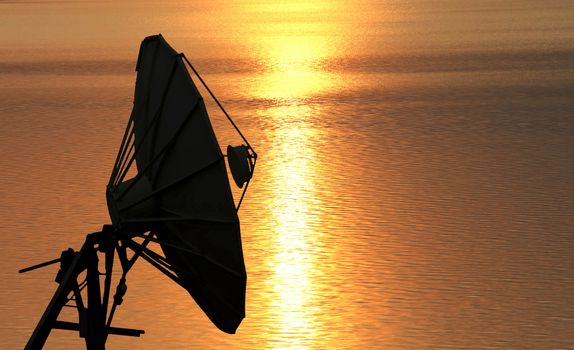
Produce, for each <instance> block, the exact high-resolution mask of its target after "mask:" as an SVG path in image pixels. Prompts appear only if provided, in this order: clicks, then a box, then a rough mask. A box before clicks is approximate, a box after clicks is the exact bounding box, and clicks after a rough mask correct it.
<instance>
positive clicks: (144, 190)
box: [108, 35, 246, 333]
mask: <svg viewBox="0 0 574 350" xmlns="http://www.w3.org/2000/svg"><path fill="white" fill-rule="evenodd" d="M136 70H137V80H136V89H135V98H134V106H133V110H132V115H131V118H130V123H132V128H133V129H132V130H133V136H134V142H133V145H134V155H135V156H134V157H133V158H134V159H135V162H136V164H137V170H138V174H137V175H136V176H135V177H133V178H132V179H128V180H124V179H123V177H122V173H124V172H123V171H122V170H121V166H120V167H116V169H114V173H112V181H111V182H110V184H111V185H110V186H109V187H108V208H109V211H110V216H111V217H112V221H113V224H114V226H116V227H118V228H121V229H122V230H124V231H128V232H130V231H133V232H144V231H152V232H153V233H155V234H156V235H157V237H158V240H159V241H161V242H163V243H160V244H161V247H162V250H163V252H164V253H165V256H166V258H167V260H168V262H169V264H170V265H171V267H172V268H173V270H175V271H176V273H177V277H178V283H179V284H180V285H181V286H182V287H184V288H185V289H186V290H187V291H188V292H189V293H190V294H191V296H192V297H193V298H194V299H195V301H196V302H197V304H198V305H199V306H200V307H201V308H202V310H203V311H204V312H205V314H206V315H207V316H208V317H209V318H210V319H211V321H212V322H213V323H214V324H215V325H216V326H217V327H218V328H220V329H221V330H223V331H225V332H227V333H235V331H236V329H237V327H238V326H239V324H240V322H241V320H242V319H243V318H244V317H245V284H246V272H245V265H244V261H243V252H242V248H241V236H240V228H239V219H238V217H237V210H236V207H235V203H234V201H233V197H232V194H231V188H230V186H229V179H228V177H227V170H226V167H225V162H224V156H223V154H222V152H221V149H220V147H219V144H218V142H217V139H216V136H215V133H214V131H213V128H212V126H211V123H210V120H209V117H208V114H207V111H206V108H205V104H204V102H203V98H202V96H201V95H200V93H199V91H198V90H197V88H196V86H195V84H194V83H193V80H192V79H191V77H190V75H189V72H188V70H187V68H186V66H185V64H184V61H183V60H182V57H181V55H179V54H177V52H176V51H175V50H174V49H173V48H171V47H170V46H169V44H168V43H167V42H166V41H165V40H164V38H163V37H162V36H161V35H155V36H151V37H148V38H146V39H145V40H144V41H143V42H142V44H141V47H140V52H139V57H138V63H137V68H136ZM129 127H130V126H129V125H128V129H129ZM128 140H129V139H128ZM125 147H128V146H125ZM125 147H124V148H125ZM125 149H127V148H125ZM121 152H123V151H122V150H120V153H121ZM125 152H126V153H127V152H128V151H125ZM120 158H121V157H120V156H119V155H118V159H120ZM130 164H131V163H129V164H127V168H129V166H130ZM125 173H127V171H125ZM125 173H124V174H123V176H125ZM236 181H237V180H236Z"/></svg>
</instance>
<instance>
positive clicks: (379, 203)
mask: <svg viewBox="0 0 574 350" xmlns="http://www.w3.org/2000/svg"><path fill="white" fill-rule="evenodd" d="M573 19H574V2H572V1H570V0H564V1H560V0H556V1H528V0H520V1H512V0H511V1H470V0H469V1H459V0H432V1H431V0H429V1H426V0H413V1H408V2H407V1H342V0H334V1H326V0H315V1H297V0H294V1H204V2H200V1H181V0H170V1H161V2H159V1H157V2H149V1H117V2H116V1H0V145H1V158H0V195H1V200H0V222H1V224H0V225H1V226H0V227H1V229H0V284H1V289H0V314H1V316H0V319H1V321H0V348H2V349H17V348H22V347H23V346H24V344H25V343H26V341H27V339H28V337H29V336H30V335H31V332H32V330H33V329H34V327H35V325H36V323H37V321H38V320H39V318H40V316H41V314H42V312H43V310H44V308H45V307H46V305H47V303H48V301H49V299H50V298H51V295H52V293H53V291H54V290H55V288H56V283H54V282H53V279H54V276H55V273H56V271H57V266H51V267H47V268H45V269H43V270H36V271H34V272H30V273H28V274H25V275H18V273H17V270H18V269H19V268H23V267H25V266H28V265H31V264H34V263H38V262H42V261H45V260H50V259H53V258H56V257H59V254H60V252H61V251H62V250H64V249H66V248H68V247H74V248H76V249H78V248H79V247H80V245H81V244H82V242H83V240H84V237H85V234H87V233H90V232H94V231H97V230H99V229H100V228H101V225H102V224H104V223H108V222H109V221H110V220H109V218H108V215H107V209H106V206H105V196H104V191H105V185H106V183H107V179H108V177H109V173H110V171H111V167H112V165H113V162H114V160H115V153H116V150H117V147H118V146H119V143H120V140H121V136H122V133H123V129H124V126H125V123H126V121H127V119H128V116H129V113H130V111H131V107H132V97H133V90H134V80H135V72H134V68H135V61H136V58H137V53H138V49H139V44H140V41H141V40H142V39H143V38H144V37H145V36H147V35H151V34H157V33H162V34H163V35H164V36H165V38H166V39H167V40H168V41H169V42H170V43H171V44H172V45H173V46H174V47H175V48H176V49H177V50H179V51H183V52H185V53H186V55H187V56H188V57H189V58H190V59H191V60H192V63H193V64H194V65H195V67H196V68H197V69H198V70H199V71H200V72H201V73H202V74H203V77H204V78H205V80H206V81H207V82H208V84H209V85H210V87H211V89H212V90H213V91H214V92H215V93H216V95H217V96H218V97H219V98H220V100H221V101H222V103H223V104H224V106H225V107H226V108H227V110H228V111H229V112H230V114H231V115H232V116H233V117H234V118H235V120H236V122H237V123H238V125H239V126H240V127H241V128H242V130H243V132H244V133H245V134H246V136H247V138H248V139H249V140H250V142H251V143H252V145H253V146H254V148H255V149H256V150H257V152H258V153H259V154H260V159H259V161H258V168H257V169H256V174H255V178H254V182H253V183H252V185H251V186H250V188H249V192H248V195H247V198H246V200H245V202H244V203H243V205H242V209H241V211H240V218H241V220H242V238H243V245H244V254H245V259H246V266H247V271H248V289H247V317H246V318H245V320H244V321H243V323H242V325H241V326H240V328H239V329H238V334H236V335H227V334H224V333H222V332H220V331H218V330H217V329H216V328H215V327H214V326H213V325H212V324H211V323H210V322H209V320H208V319H207V317H206V316H205V315H204V314H203V313H202V312H201V310H200V309H199V308H198V307H197V306H196V305H195V304H194V302H193V300H192V299H191V298H190V297H189V295H188V294H187V293H186V292H185V291H184V290H183V289H181V288H179V287H178V286H176V285H175V284H174V283H172V282H171V281H170V280H169V279H167V278H165V277H164V276H163V275H161V273H159V272H158V271H156V270H155V269H153V268H152V267H150V266H149V265H147V264H146V263H145V262H143V261H142V262H140V263H138V264H137V265H136V268H135V270H134V271H133V272H130V274H129V275H128V287H129V290H128V293H127V295H126V300H125V302H124V304H123V305H122V306H121V307H120V308H119V310H118V313H117V317H116V319H115V322H114V324H115V325H116V326H119V327H133V328H143V329H145V330H146V334H145V335H144V336H143V337H142V338H124V337H117V336H116V337H113V336H112V337H111V338H110V339H109V341H108V345H109V348H110V349H189V348H196V349H327V348H329V349H487V348H488V349H567V348H569V349H572V348H574V20H573ZM211 107H212V105H211ZM211 110H212V111H213V113H212V119H213V123H214V125H215V127H216V131H217V133H218V135H219V136H220V141H221V144H222V146H225V145H227V143H229V142H234V143H235V144H236V143H237V142H236V141H233V140H232V139H233V137H232V136H233V134H232V133H231V128H230V127H229V125H228V124H226V123H225V121H224V119H223V118H222V117H221V114H219V113H216V112H215V110H214V109H211ZM228 139H229V140H230V141H228ZM75 317H76V316H75V315H74V313H72V312H71V311H66V312H65V313H64V315H63V316H62V318H63V319H65V318H67V319H68V320H72V321H73V320H75ZM82 344H83V343H82V340H81V339H80V338H79V337H78V335H77V334H76V333H72V332H67V331H54V332H53V333H52V334H51V336H50V338H49V340H48V343H47V346H46V348H47V349H77V348H81V347H82V346H83V345H82Z"/></svg>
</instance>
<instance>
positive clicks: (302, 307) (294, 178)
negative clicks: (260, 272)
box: [268, 106, 320, 348]
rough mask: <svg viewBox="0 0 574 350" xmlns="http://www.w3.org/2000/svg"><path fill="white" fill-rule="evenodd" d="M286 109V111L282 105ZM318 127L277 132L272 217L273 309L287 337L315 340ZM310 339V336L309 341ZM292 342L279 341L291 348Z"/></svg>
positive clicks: (302, 109)
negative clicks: (315, 141)
mask: <svg viewBox="0 0 574 350" xmlns="http://www.w3.org/2000/svg"><path fill="white" fill-rule="evenodd" d="M293 109H294V111H297V112H298V113H305V110H306V109H307V108H306V107H304V106H297V107H295V106H294V107H293ZM280 110H281V109H280ZM313 134H314V131H313V129H310V128H306V127H305V126H304V125H300V124H299V123H298V124H297V125H296V126H294V127H289V128H286V129H282V130H278V131H277V135H276V137H277V139H278V140H281V141H282V142H277V143H276V148H274V149H273V154H272V155H271V154H270V156H273V157H274V159H276V160H277V161H276V162H275V166H274V168H273V169H272V174H271V176H272V177H273V178H274V179H275V183H274V189H275V193H274V198H273V203H272V205H273V209H272V216H273V221H274V224H275V230H274V231H275V237H276V238H275V242H274V243H275V245H276V246H275V247H274V250H273V251H274V252H275V255H274V256H272V257H271V259H270V261H269V262H268V263H269V264H270V265H271V269H272V271H273V277H272V282H271V283H272V289H273V294H274V297H275V298H274V300H272V301H271V308H272V310H273V311H272V312H273V313H275V314H276V315H277V316H278V319H277V321H278V325H277V327H278V329H277V331H278V332H279V333H280V334H281V335H289V334H293V333H295V334H305V338H307V339H312V338H315V337H314V335H313V333H315V332H316V331H317V328H316V327H317V325H316V324H314V322H313V320H314V317H313V310H312V308H311V307H310V306H311V304H312V300H311V299H312V298H313V297H314V296H316V295H317V291H316V290H315V289H316V286H315V284H314V283H313V281H312V279H313V277H314V275H315V274H316V273H317V272H318V271H317V270H318V269H319V267H318V266H317V262H316V256H315V255H314V254H313V251H314V250H315V249H314V247H313V246H312V245H313V241H315V240H317V239H319V237H317V236H318V235H320V234H319V233H318V232H316V231H315V230H314V229H313V221H316V220H317V218H316V217H315V216H316V215H317V213H316V212H313V211H314V210H315V208H314V205H313V204H314V203H313V202H314V201H315V200H316V194H315V191H314V183H313V179H314V177H315V176H314V171H315V170H314V168H313V157H314V149H313V147H312V146H311V145H310V142H311V141H310V140H311V139H312V138H313ZM301 341H303V340H302V339H299V337H291V338H289V339H288V341H287V339H286V342H287V344H288V345H289V346H291V347H300V346H302V345H303V344H301V343H300V342H301ZM307 341H308V340H307ZM287 344H279V347H280V348H285V346H286V345H287Z"/></svg>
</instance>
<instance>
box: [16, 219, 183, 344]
mask: <svg viewBox="0 0 574 350" xmlns="http://www.w3.org/2000/svg"><path fill="white" fill-rule="evenodd" d="M134 237H140V238H143V242H142V243H138V242H136V241H134V240H133V238H134ZM150 242H156V243H162V244H165V242H163V241H161V240H158V239H157V238H155V234H154V233H153V232H149V233H147V234H140V233H127V232H122V231H118V230H116V229H115V228H114V227H113V226H111V225H104V227H103V229H102V231H100V232H95V233H92V234H89V235H87V236H86V240H85V242H84V244H83V245H82V248H81V249H80V250H79V251H74V250H73V249H71V248H68V249H67V250H65V251H63V252H62V255H61V257H60V258H58V259H53V260H50V261H47V262H45V263H41V264H37V265H34V266H30V267H27V268H25V269H22V270H20V271H19V272H20V273H24V272H29V271H32V270H35V269H38V268H41V267H45V266H48V265H51V264H55V263H57V262H59V263H60V270H59V271H58V274H57V275H56V282H57V283H59V286H58V288H57V289H56V292H55V293H54V295H53V297H52V299H51V301H50V303H49V304H48V306H47V307H46V310H45V311H44V314H43V315H42V317H41V318H40V321H39V322H38V324H37V326H36V328H35V329H34V332H33V333H32V335H31V337H30V339H29V340H28V343H27V344H26V346H25V349H27V350H36V349H42V347H43V346H44V344H45V342H46V340H47V339H48V336H49V335H50V332H51V331H52V329H63V330H70V331H77V332H79V334H80V337H82V338H84V339H85V342H86V348H87V349H88V350H103V349H105V344H106V340H107V338H108V335H123V336H132V337H139V336H140V335H142V334H144V333H145V331H143V330H139V329H130V328H121V327H112V326H111V323H112V319H113V317H114V314H115V311H116V308H117V307H118V306H119V305H121V304H122V302H123V297H124V295H125V293H126V291H127V285H126V275H127V273H128V272H129V270H130V269H131V268H132V266H133V265H134V264H135V262H136V260H137V259H138V258H140V257H141V258H143V259H144V260H146V261H147V262H149V263H150V264H151V265H152V266H154V267H156V268H157V269H158V270H160V271H161V272H163V273H164V274H165V275H166V276H168V277H169V278H171V279H172V280H174V281H175V282H176V283H178V284H181V283H182V282H181V280H180V278H179V277H178V275H177V273H179V274H181V273H183V272H182V270H177V271H178V272H177V273H176V269H177V267H176V266H174V265H173V264H172V263H169V262H168V261H167V259H166V258H165V257H163V256H161V255H160V254H158V253H156V252H154V251H153V250H151V249H149V248H148V247H147V246H148V244H149V243H150ZM170 246H172V247H173V248H175V249H180V250H182V249H183V250H185V251H186V252H188V249H185V248H181V247H178V246H175V245H170ZM127 249H130V250H131V251H133V253H134V254H133V255H132V257H131V258H128V254H127ZM98 253H102V254H103V255H104V265H105V272H104V273H100V272H99V269H98V266H99V263H98V262H99V258H98ZM115 254H117V256H118V260H119V261H120V264H121V267H122V275H121V277H120V280H119V283H118V285H117V287H116V292H115V294H114V296H113V302H112V304H111V306H110V291H111V279H112V268H113V263H114V260H115ZM84 272H85V280H83V281H79V278H80V275H81V274H83V273H84ZM101 276H104V281H103V284H104V288H103V291H102V290H100V282H101V281H100V277H101ZM83 291H87V292H86V293H85V294H87V295H86V296H82V292H83ZM102 292H103V295H102ZM84 300H85V301H87V304H85V303H84ZM63 307H73V308H76V309H77V310H78V322H77V323H75V322H69V321H62V320H58V316H59V315H60V312H61V310H62V308H63Z"/></svg>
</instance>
